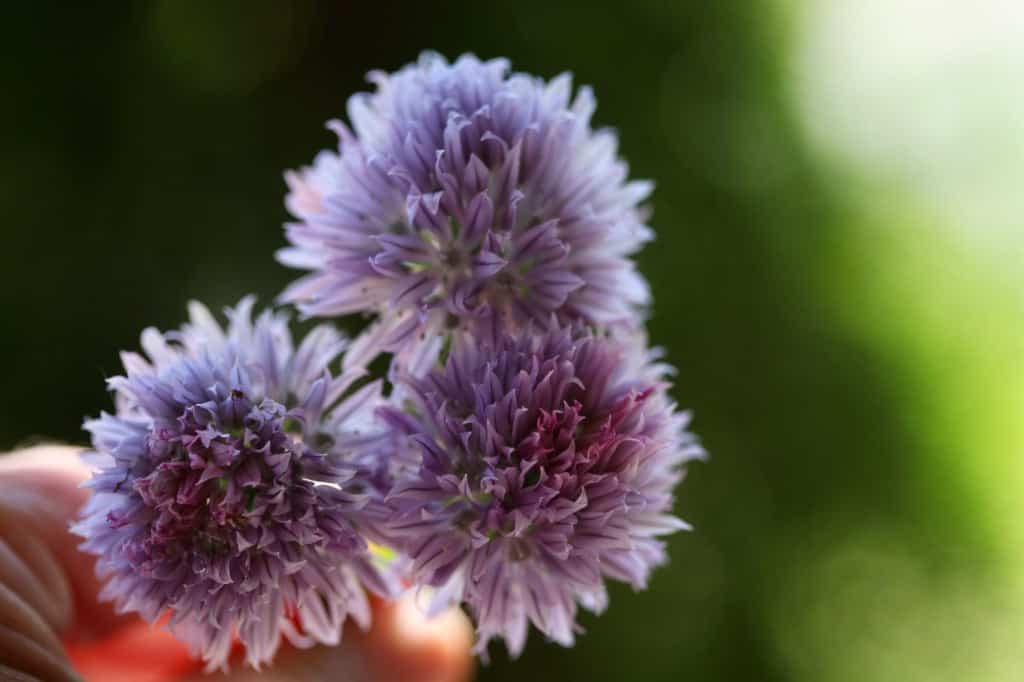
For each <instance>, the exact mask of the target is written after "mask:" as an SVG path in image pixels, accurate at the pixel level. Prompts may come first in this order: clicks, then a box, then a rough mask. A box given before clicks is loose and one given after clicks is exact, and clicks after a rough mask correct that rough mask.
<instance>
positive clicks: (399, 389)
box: [74, 53, 703, 669]
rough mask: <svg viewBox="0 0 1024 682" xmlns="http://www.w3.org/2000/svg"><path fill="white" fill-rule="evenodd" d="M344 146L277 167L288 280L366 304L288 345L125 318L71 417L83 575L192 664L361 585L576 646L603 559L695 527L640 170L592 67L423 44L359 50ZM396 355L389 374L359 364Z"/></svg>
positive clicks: (492, 629)
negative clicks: (83, 485) (394, 62)
mask: <svg viewBox="0 0 1024 682" xmlns="http://www.w3.org/2000/svg"><path fill="white" fill-rule="evenodd" d="M370 80H371V81H372V82H373V83H374V84H375V85H376V91H375V92H374V93H372V94H359V95H356V96H354V97H352V98H351V99H350V100H349V103H348V118H349V121H350V124H351V127H349V126H347V125H345V124H344V123H340V122H332V123H331V124H330V127H331V128H332V129H334V130H335V131H336V132H337V134H338V136H339V138H340V145H339V148H338V150H337V151H336V152H334V151H324V152H321V153H320V154H319V155H318V156H317V157H316V159H315V161H314V163H313V165H312V166H310V167H307V168H303V169H301V170H300V171H297V172H290V173H287V174H286V176H285V177H286V180H287V183H288V186H289V189H290V191H289V194H288V196H287V199H286V203H287V207H288V209H289V211H290V212H291V213H292V215H293V216H294V218H295V222H293V223H291V224H289V225H288V226H287V233H286V234H287V239H288V241H289V242H290V246H289V247H287V248H285V249H283V250H281V251H280V252H279V253H278V260H279V261H280V262H282V263H283V264H285V265H288V266H291V267H296V268H300V269H303V270H307V271H309V272H308V274H306V275H304V276H303V277H302V278H300V279H299V280H298V281H296V282H295V283H294V284H292V285H291V286H290V287H288V289H287V290H286V291H285V292H284V293H283V294H282V296H281V299H282V302H283V303H288V304H294V305H295V306H296V307H297V308H298V309H299V310H300V311H301V313H302V314H303V315H304V316H307V317H318V318H333V317H337V316H341V315H347V314H354V313H358V314H362V315H366V316H369V317H371V318H372V320H371V322H370V324H369V325H368V326H367V327H366V329H365V330H364V332H363V333H361V334H360V335H358V336H357V337H356V338H354V339H352V340H348V339H346V338H343V337H342V335H341V334H340V333H339V332H337V331H335V330H334V328H333V327H331V326H329V324H322V325H321V326H318V327H316V328H315V329H313V331H312V332H310V333H309V334H308V335H307V336H306V337H305V339H303V340H302V341H301V342H299V343H298V344H297V345H296V342H295V341H294V340H293V338H292V335H291V333H290V331H289V326H288V317H287V316H286V315H285V314H284V313H281V312H275V311H272V310H268V311H264V312H262V313H259V314H258V315H256V316H255V318H254V313H253V299H252V298H245V299H243V300H242V302H241V303H240V304H239V305H238V306H236V307H234V308H231V309H229V310H228V311H227V317H228V320H227V324H226V326H222V325H221V324H220V323H218V322H217V320H215V319H214V317H213V316H212V315H211V314H210V312H209V311H208V310H207V309H206V308H205V307H204V306H202V305H200V304H198V303H193V304H191V305H190V307H189V316H190V319H189V322H188V323H187V324H185V325H184V326H183V327H182V328H181V329H180V330H176V331H170V332H166V333H160V332H158V331H156V330H154V329H148V330H146V331H145V332H143V334H142V347H143V350H144V351H145V356H142V355H138V354H135V353H125V354H123V355H122V360H123V364H124V368H125V374H124V376H118V377H115V378H113V379H111V380H110V381H109V384H110V388H111V390H112V392H113V393H114V397H115V404H116V410H115V412H114V414H102V415H101V416H100V417H99V418H97V419H90V420H88V421H87V422H86V424H85V427H86V429H87V430H88V431H89V432H90V433H91V434H92V441H93V450H92V451H91V452H90V453H88V455H87V457H88V458H89V461H90V462H91V463H92V464H93V465H94V466H95V474H94V476H93V478H92V479H91V481H90V482H89V483H88V485H89V486H90V487H91V488H92V490H93V495H92V497H91V499H90V502H89V504H88V506H87V508H86V509H85V511H84V513H83V518H82V520H81V521H80V522H79V523H78V524H76V525H75V527H74V529H75V531H76V532H78V533H79V534H80V535H81V536H82V537H84V538H85V541H84V543H83V545H82V547H83V548H84V549H85V550H87V551H89V552H92V553H95V554H97V555H98V556H99V560H98V562H97V570H98V572H99V573H100V575H101V576H102V577H104V578H105V579H106V581H107V582H106V588H105V590H104V592H103V595H102V596H103V597H104V598H107V599H111V600H114V601H115V602H116V605H117V607H118V608H119V609H120V610H122V611H133V612H137V613H138V614H140V615H141V616H142V617H143V618H145V619H147V620H149V621H151V622H152V621H157V620H158V619H160V618H162V617H164V616H165V615H168V614H169V617H170V620H169V625H170V627H171V629H172V630H173V631H174V632H175V634H176V635H178V636H179V637H180V638H181V639H183V640H185V641H186V642H187V643H188V644H189V645H190V646H191V647H192V648H193V651H194V652H195V653H196V655H198V656H201V657H202V658H203V659H204V660H205V661H206V662H207V664H208V667H209V668H210V669H215V668H223V667H226V665H227V661H228V658H229V655H230V653H231V649H232V647H233V645H234V643H235V642H240V643H241V644H242V645H243V646H244V648H245V652H246V653H245V657H246V660H247V662H248V663H250V664H251V665H253V666H256V667H258V666H260V665H261V664H263V663H266V662H268V661H270V660H271V659H272V658H273V656H274V654H275V652H276V650H277V649H278V647H279V646H280V643H281V640H282V638H285V639H287V640H288V641H289V642H290V643H292V644H293V645H296V646H310V645H313V644H316V643H323V644H335V643H337V642H338V640H339V638H340V636H341V631H342V625H343V623H344V622H345V620H346V619H347V618H348V617H351V618H352V619H353V620H354V621H355V622H356V623H358V624H359V625H360V626H362V627H364V628H365V627H368V625H369V621H370V606H369V602H368V596H367V592H371V593H374V594H377V595H380V596H382V597H385V598H387V597H393V596H395V595H396V594H397V592H398V591H399V590H400V589H407V588H409V587H410V586H411V588H412V589H417V590H421V591H424V592H425V593H427V594H428V595H429V601H430V603H429V607H428V608H429V609H431V610H440V609H443V608H445V607H447V606H449V605H452V604H462V605H464V606H465V608H467V610H468V611H469V613H470V614H471V615H472V616H473V618H474V619H475V622H476V624H477V634H478V639H477V651H478V653H479V654H480V655H481V656H484V657H486V653H487V644H488V642H489V640H490V639H492V638H495V637H500V638H502V639H503V640H504V641H505V643H506V646H507V648H508V650H509V652H510V653H511V654H512V655H513V656H515V655H518V654H519V653H520V652H521V651H522V649H523V646H524V644H525V641H526V638H527V633H528V630H529V625H530V624H531V623H532V624H533V626H534V627H535V628H537V629H538V630H540V631H541V632H542V633H543V634H544V635H545V636H546V637H547V638H549V639H551V640H554V641H556V642H558V643H560V644H563V645H566V646H568V645H571V644H572V642H573V639H574V637H575V635H576V634H577V633H578V632H579V631H580V628H579V626H578V625H577V622H576V620H577V609H578V608H579V607H583V608H584V609H588V610H591V611H601V610H603V609H604V607H605V606H606V604H607V601H608V597H607V592H606V590H605V582H606V581H607V580H608V579H612V580H618V581H623V582H625V583H628V584H630V585H632V586H633V587H634V588H636V589H642V588H643V587H645V585H646V583H647V580H648V578H649V576H650V573H651V571H652V569H653V568H655V567H656V566H658V565H660V564H662V563H664V562H665V560H666V555H665V545H664V541H663V540H662V537H663V536H664V535H666V534H669V533H672V532H675V531H677V530H680V529H683V528H686V524H685V523H683V522H682V521H681V520H680V519H678V518H677V517H676V516H674V515H673V512H672V507H673V491H674V489H675V487H676V485H677V484H678V483H679V482H680V480H681V479H682V477H683V474H684V471H685V467H686V464H687V462H688V461H690V460H692V459H695V458H700V457H702V456H703V451H702V449H701V447H700V446H699V444H698V443H697V441H696V439H695V438H694V436H693V435H692V434H690V433H689V432H688V431H687V424H688V421H689V417H688V415H687V414H686V413H683V412H679V411H677V410H676V407H675V404H674V403H673V401H672V399H671V398H670V396H669V393H668V391H669V383H668V379H667V378H668V377H669V376H670V374H671V368H670V367H669V366H668V365H666V364H663V363H662V362H661V361H660V356H659V353H658V352H657V351H656V350H652V349H650V348H648V347H647V343H646V337H645V335H644V332H643V322H644V315H645V310H646V307H647V305H648V304H649V301H650V294H649V290H648V287H647V284H646V283H645V281H644V279H643V278H642V277H641V276H640V275H639V274H638V273H637V271H636V267H635V264H634V262H633V260H632V259H631V256H632V255H633V254H634V253H635V252H636V251H637V249H638V248H640V246H641V245H643V244H644V242H646V241H648V240H649V239H650V238H651V230H650V229H649V228H648V227H647V226H646V225H645V219H646V210H645V207H644V206H643V203H642V202H643V201H644V200H645V199H646V198H647V196H648V194H649V193H650V190H651V185H650V183H647V182H637V181H628V180H627V176H628V172H627V168H626V165H625V163H623V161H622V160H621V159H620V158H619V157H618V155H617V148H616V137H615V135H614V133H613V132H611V131H609V130H601V129H598V130H595V129H593V128H592V127H591V123H590V118H591V115H592V113H593V111H594V107H595V101H594V97H593V94H592V93H591V91H590V90H589V89H588V88H581V89H580V90H579V91H578V92H577V94H576V95H575V96H574V97H573V96H572V87H571V83H570V79H569V76H567V75H563V76H559V77H557V78H555V79H553V80H551V81H550V82H544V81H543V80H541V79H538V78H534V77H532V76H528V75H525V74H519V73H510V71H509V64H508V62H506V61H505V60H501V59H495V60H491V61H480V60H479V59H477V58H476V57H473V56H463V57H460V58H459V59H458V60H456V61H455V62H454V63H448V62H447V61H445V60H444V59H443V58H441V57H439V56H437V55H435V54H431V53H427V54H424V55H423V56H422V57H421V58H420V59H419V61H418V62H416V63H415V64H411V65H408V66H406V67H404V68H402V69H401V70H399V71H398V72H397V73H394V74H384V73H380V72H374V73H372V74H371V75H370ZM381 355H384V356H387V357H390V369H389V370H388V372H387V375H386V376H385V377H376V378H375V377H373V376H372V373H371V372H370V370H369V369H368V368H369V367H370V364H371V362H372V361H373V360H374V359H375V358H377V357H378V356H381Z"/></svg>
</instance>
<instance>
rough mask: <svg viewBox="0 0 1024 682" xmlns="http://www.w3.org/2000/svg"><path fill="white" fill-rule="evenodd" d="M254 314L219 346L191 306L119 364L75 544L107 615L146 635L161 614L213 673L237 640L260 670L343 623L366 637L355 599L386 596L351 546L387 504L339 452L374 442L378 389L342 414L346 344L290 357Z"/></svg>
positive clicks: (276, 324) (277, 326)
mask: <svg viewBox="0 0 1024 682" xmlns="http://www.w3.org/2000/svg"><path fill="white" fill-rule="evenodd" d="M251 308H252V300H251V299H246V300H244V301H243V302H242V303H241V304H240V305H239V306H238V307H237V308H236V309H234V310H229V311H228V314H229V316H230V318H231V319H230V324H229V326H228V328H227V330H224V329H222V328H221V327H220V326H219V325H218V324H217V323H216V321H214V320H213V318H212V317H211V316H210V314H209V312H208V311H207V310H206V309H205V308H204V307H202V306H200V305H198V304H193V305H192V306H191V308H190V312H191V318H192V319H191V323H190V324H189V325H186V326H185V327H184V328H183V329H182V330H181V331H177V332H170V333H167V334H165V335H161V334H159V333H158V332H156V331H155V330H147V331H146V332H145V333H144V334H143V346H144V348H145V349H146V351H147V354H148V356H149V360H148V361H147V360H145V359H143V358H142V357H141V356H139V355H135V354H130V353H128V354H124V355H123V360H124V365H125V369H126V376H122V377H116V378H114V379H112V380H111V381H110V385H111V387H112V389H113V390H114V392H115V394H116V398H117V404H118V410H117V414H116V415H110V414H103V415H102V416H101V417H100V418H98V419H95V420H90V421H88V422H86V428H87V429H88V430H89V431H90V432H91V433H92V438H93V447H94V452H92V453H90V455H89V459H90V461H91V462H92V463H93V464H95V465H96V466H97V467H98V471H97V472H96V473H95V474H94V476H93V478H92V479H91V480H90V482H89V483H88V485H89V487H91V488H92V490H93V496H92V497H91V499H90V501H89V503H88V506H87V507H86V510H85V512H84V518H83V520H82V521H81V522H80V523H78V524H77V525H76V526H75V531H76V532H77V533H78V534H80V535H82V536H83V537H84V538H85V541H84V542H83V544H82V547H83V548H84V549H85V550H87V551H89V552H92V553H94V554H97V555H99V560H98V562H97V571H98V572H99V574H100V575H101V576H102V577H104V578H106V580H107V583H106V585H105V587H104V589H103V592H102V593H101V598H103V599H110V600H114V601H115V602H116V604H117V606H118V609H119V610H120V611H135V612H138V613H139V614H140V615H141V616H142V617H143V618H144V619H146V620H148V621H150V622H152V621H155V620H157V619H158V618H160V617H161V615H163V614H164V613H167V612H169V613H170V614H171V621H170V627H171V629H172V630H173V631H174V633H175V634H176V635H177V636H179V637H180V638H181V639H183V640H184V641H186V642H187V643H188V644H189V645H190V646H191V648H192V650H193V652H194V653H196V654H198V655H201V656H202V658H203V659H204V660H205V661H206V662H207V664H208V668H210V669H213V668H216V667H222V668H223V667H226V663H227V658H228V655H229V653H230V649H231V645H232V643H233V641H234V640H235V639H236V638H237V639H238V640H240V641H241V642H242V643H243V644H244V645H245V647H246V660H247V661H248V662H249V663H250V664H251V665H253V666H257V667H258V666H259V665H260V664H261V663H263V662H266V661H269V660H270V659H271V658H272V657H273V655H274V653H275V651H276V650H277V648H278V646H279V644H280V641H281V637H282V635H284V636H285V637H287V638H288V639H289V640H290V641H291V642H292V643H294V644H296V645H298V646H309V645H311V644H313V643H317V642H320V643H328V644H332V643H337V642H338V640H339V638H340V636H341V628H342V624H343V622H344V620H345V618H346V617H347V616H348V615H351V616H352V617H353V618H354V619H355V620H356V621H357V622H358V623H359V624H360V625H362V626H363V627H366V626H368V624H369V617H370V612H369V604H368V601H367V597H366V594H365V591H364V586H365V587H367V588H370V589H371V590H373V591H376V592H378V593H381V594H387V593H389V592H390V587H389V585H388V584H387V582H386V581H385V580H384V579H383V578H382V576H381V575H380V574H379V573H378V572H377V570H376V569H375V567H374V566H373V564H372V562H371V560H370V556H369V553H368V546H367V543H366V541H365V540H364V537H363V533H362V528H361V524H362V523H363V522H364V521H367V522H369V521H368V520H369V519H372V518H374V517H375V515H376V514H377V512H373V511H371V508H373V507H374V506H379V505H381V504H382V501H381V500H380V499H374V496H373V494H372V491H373V488H372V486H371V485H368V482H367V481H366V480H365V478H366V473H365V470H364V468H363V467H362V466H361V465H359V463H358V462H357V461H356V460H355V459H353V458H352V457H348V456H346V454H345V452H344V450H345V448H346V443H350V442H355V441H356V440H358V439H365V438H366V437H367V435H366V433H365V432H363V431H362V430H363V429H364V427H365V425H366V424H369V423H370V422H371V420H372V410H373V409H374V407H375V405H376V404H377V401H376V393H375V391H374V387H373V386H370V387H368V388H366V389H363V390H360V391H357V392H355V393H353V394H352V396H351V397H349V398H347V399H345V400H341V401H340V403H339V398H340V397H341V395H342V394H343V393H344V392H346V391H347V390H348V389H349V386H350V384H351V383H352V382H353V380H354V378H355V377H356V376H357V375H358V374H359V372H353V373H351V374H350V375H347V376H342V377H338V378H332V377H331V375H330V373H329V372H328V371H327V366H328V365H329V364H330V363H331V362H332V361H333V360H335V359H336V358H337V356H338V354H339V353H340V352H341V351H342V349H343V347H344V341H343V339H342V338H341V337H340V335H338V333H337V332H335V331H334V330H333V329H331V328H330V327H327V326H322V327H318V328H317V329H315V330H314V331H313V332H312V333H311V334H310V335H309V336H308V337H307V338H306V339H305V341H304V342H303V343H302V344H301V345H300V346H299V347H298V349H294V348H293V347H292V339H291V335H290V333H289V331H288V327H287V318H285V317H284V316H282V315H274V314H272V313H270V312H265V313H263V314H262V315H260V316H259V317H258V318H257V319H256V321H255V322H252V321H251Z"/></svg>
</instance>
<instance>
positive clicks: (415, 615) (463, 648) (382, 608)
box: [367, 591, 475, 682]
mask: <svg viewBox="0 0 1024 682" xmlns="http://www.w3.org/2000/svg"><path fill="white" fill-rule="evenodd" d="M472 646H473V627H472V625H471V624H470V622H469V619H468V618H467V617H466V615H465V614H464V613H463V612H462V610H461V609H459V608H456V607H453V608H450V609H448V610H447V611H444V612H443V613H441V614H438V615H437V616H434V617H432V618H428V617H427V615H426V614H425V613H424V612H423V609H422V608H421V607H420V606H419V605H418V604H417V603H416V599H415V595H414V593H413V592H412V591H410V592H408V593H406V594H405V595H404V596H403V597H401V598H400V599H398V600H397V601H394V602H389V603H384V602H381V603H380V604H378V606H377V609H376V611H375V613H374V623H373V628H372V629H371V631H370V633H369V635H368V636H367V656H368V659H369V662H370V664H371V665H372V666H373V667H374V669H375V670H377V671H378V676H377V678H378V679H381V680H409V681H416V682H464V681H465V680H469V679H470V678H471V677H472V675H473V671H474V668H475V666H474V659H473V655H472Z"/></svg>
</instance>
